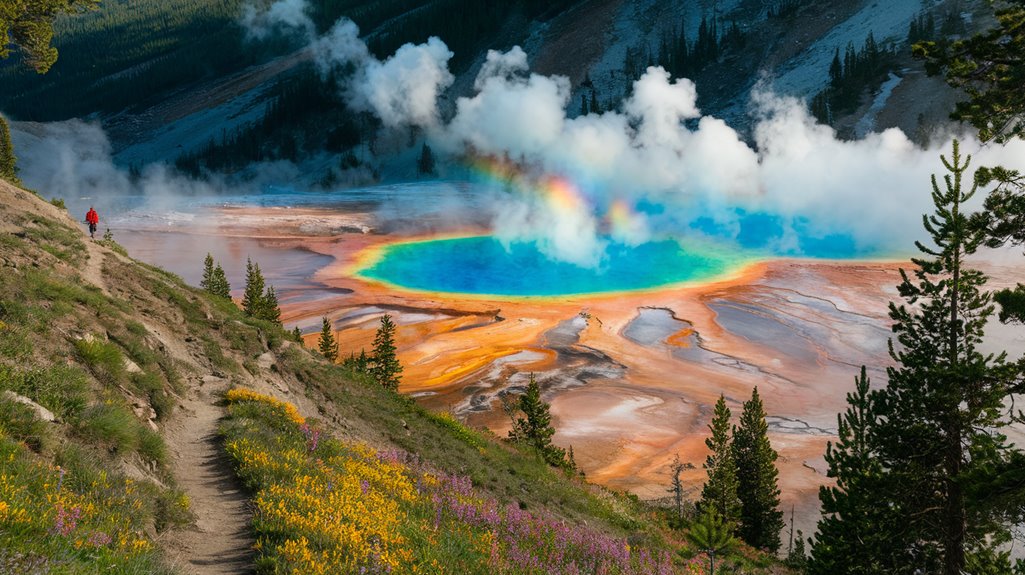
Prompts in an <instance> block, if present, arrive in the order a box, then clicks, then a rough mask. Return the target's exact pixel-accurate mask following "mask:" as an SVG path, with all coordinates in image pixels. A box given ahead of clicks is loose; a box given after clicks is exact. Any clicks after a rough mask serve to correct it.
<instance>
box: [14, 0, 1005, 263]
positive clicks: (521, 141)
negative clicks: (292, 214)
mask: <svg viewBox="0 0 1025 575" xmlns="http://www.w3.org/2000/svg"><path fill="white" fill-rule="evenodd" d="M309 11H310V10H309V6H308V4H307V2H306V0H277V1H275V2H273V3H271V4H270V5H269V6H265V7H263V8H256V7H254V6H247V7H246V8H245V10H244V12H243V15H242V18H241V23H242V24H243V25H244V26H245V27H246V29H247V30H248V33H249V35H250V36H251V37H253V38H263V37H266V36H267V35H269V34H272V33H279V32H280V33H298V34H301V35H302V36H303V37H305V38H306V39H307V40H308V42H309V46H310V50H311V52H312V54H313V55H314V58H315V62H316V64H317V66H318V68H319V69H320V70H321V71H322V72H323V73H325V75H327V74H328V73H329V72H335V74H334V76H335V77H338V78H341V81H340V84H339V91H340V94H341V95H342V96H343V98H344V100H345V101H346V103H347V105H349V106H350V107H352V108H353V109H355V110H362V111H369V112H372V113H373V114H375V115H376V116H377V117H378V118H380V120H381V121H382V123H383V124H384V125H385V126H386V127H388V128H395V129H401V128H407V127H417V128H420V129H421V130H422V131H423V133H424V134H426V136H427V138H428V139H429V140H430V142H431V144H432V146H433V147H434V148H435V149H436V151H439V152H442V153H443V154H448V155H449V156H450V157H461V158H464V157H468V156H469V157H481V156H484V157H490V158H493V159H496V160H498V161H504V162H511V163H514V164H516V165H517V166H518V169H519V170H520V172H519V174H518V176H517V182H518V184H519V185H518V186H516V191H515V192H514V193H511V194H509V193H505V194H495V197H496V200H495V201H494V202H493V203H494V206H493V213H494V217H493V226H494V228H495V231H496V234H498V235H499V236H500V237H501V238H503V239H505V240H507V241H514V240H521V239H523V240H533V241H537V242H538V243H539V245H540V246H541V247H542V249H544V250H545V252H546V253H547V254H549V255H550V256H551V257H553V258H556V259H560V260H563V261H569V262H574V263H577V264H579V265H583V266H596V265H600V263H601V261H602V257H603V253H604V249H605V246H606V245H607V242H608V241H610V240H611V241H618V242H623V243H629V244H636V243H639V242H643V241H645V240H647V239H648V238H649V237H651V236H653V235H662V234H674V233H681V232H686V233H698V230H700V232H701V233H709V234H713V235H719V236H728V237H738V236H741V235H743V234H744V226H745V218H746V217H749V216H751V215H752V214H755V215H762V216H764V217H766V218H770V219H772V220H773V221H774V222H776V225H777V229H776V231H775V232H774V234H775V235H774V237H773V239H772V245H771V246H770V248H771V249H773V250H774V251H776V252H777V253H785V254H798V255H799V254H800V253H801V250H802V246H801V244H800V241H799V236H801V235H803V236H809V235H810V236H813V237H827V236H831V235H836V234H841V235H844V236H848V237H849V238H851V240H852V241H853V242H854V243H855V244H856V246H857V247H858V248H859V249H863V250H883V251H886V250H891V251H892V250H894V249H899V248H906V247H907V246H909V245H910V242H911V239H912V238H914V237H917V236H919V235H921V234H920V227H919V224H918V222H919V219H920V217H921V214H922V213H924V212H926V211H928V210H929V209H930V205H931V198H930V195H929V177H930V175H931V174H933V173H935V172H938V171H940V170H941V169H942V166H941V165H940V163H939V161H938V157H939V154H940V153H941V152H949V150H950V139H949V138H947V139H942V138H936V139H938V140H942V141H939V142H937V143H936V144H935V145H933V146H931V147H930V148H928V149H922V148H919V147H917V146H915V145H914V144H913V143H912V142H911V141H910V140H909V139H908V138H907V137H906V136H905V135H904V134H903V133H902V132H901V131H899V130H897V129H890V130H886V131H884V132H882V133H878V134H870V135H869V136H867V137H866V138H864V139H862V140H857V141H844V140H840V139H838V138H837V137H836V134H835V133H834V131H833V130H832V129H831V128H829V127H827V126H822V125H819V124H817V123H816V122H815V120H814V119H813V118H812V117H811V116H810V115H809V113H808V111H807V109H806V107H805V105H804V102H803V101H801V100H798V99H796V98H791V97H785V96H779V95H776V94H774V93H773V92H772V91H771V86H770V85H769V84H768V83H763V84H760V85H759V87H757V88H756V89H755V90H754V93H753V95H752V99H751V113H752V114H753V115H754V117H755V119H756V124H755V127H754V130H753V144H752V145H749V144H748V143H746V142H745V141H744V140H743V139H742V138H741V136H740V135H739V134H738V133H737V132H736V131H735V130H734V129H732V128H731V127H730V126H728V125H727V124H726V123H725V122H723V121H722V120H720V119H717V118H714V117H712V116H706V115H702V113H701V111H700V110H699V109H698V107H697V88H696V86H695V85H694V83H693V82H691V81H690V80H687V79H673V78H671V77H670V75H669V74H668V73H667V72H666V71H665V70H663V69H662V68H658V67H652V68H649V69H648V70H647V71H646V72H645V73H644V75H643V76H642V77H641V78H640V79H638V80H637V81H636V82H635V83H634V85H633V90H632V94H631V96H630V97H629V98H628V99H627V100H626V101H625V102H624V103H623V106H622V109H621V110H620V111H609V112H606V113H603V114H600V115H599V114H589V115H583V116H577V117H570V116H569V114H567V106H568V105H569V103H570V99H571V85H570V82H569V80H568V79H567V78H564V77H561V76H543V75H539V74H535V73H532V72H531V71H530V66H529V62H528V56H527V54H526V52H524V51H523V50H522V49H520V48H519V47H514V48H512V49H511V50H509V51H506V52H499V51H489V52H488V53H487V55H486V57H485V59H484V61H483V62H482V63H481V66H480V71H479V73H478V76H477V78H476V80H475V82H474V84H473V87H474V90H473V93H472V94H471V95H468V96H464V97H460V98H458V99H456V101H455V102H454V106H452V107H450V108H448V109H447V110H446V113H445V114H442V113H441V111H440V110H439V98H440V97H441V95H442V94H443V93H444V92H445V91H446V90H447V89H448V88H449V87H451V85H452V84H453V81H454V76H453V75H452V73H451V72H450V71H449V69H448V63H449V60H450V59H451V58H452V56H453V54H452V52H451V51H450V50H449V49H448V47H447V46H446V45H445V44H444V42H442V41H441V40H440V39H438V38H430V39H429V40H428V41H427V42H425V43H423V44H419V45H414V44H406V45H404V46H402V47H401V48H399V49H398V50H397V51H396V53H395V54H394V55H392V56H391V57H389V58H386V59H384V60H381V59H378V58H377V57H375V56H374V55H372V54H371V53H370V51H369V50H368V48H367V46H366V44H365V43H364V42H363V41H362V40H361V39H360V37H359V29H358V28H357V27H356V25H355V24H354V23H353V22H351V21H349V20H346V19H343V20H340V21H339V22H337V23H336V24H335V25H334V26H333V27H332V28H331V29H330V30H329V31H328V32H327V33H325V34H322V35H320V34H317V32H316V27H315V26H314V24H313V21H312V20H311V19H310V17H309ZM962 139H963V140H964V143H963V148H964V149H965V150H966V151H969V152H971V153H975V154H976V155H977V156H978V157H977V160H976V164H975V165H977V166H978V165H994V164H1003V165H1006V166H1009V167H1013V168H1018V169H1022V168H1025V142H1022V141H1021V140H1015V141H1013V142H1011V143H1009V144H1008V145H1006V146H1004V147H983V146H982V145H981V144H980V143H979V142H978V141H976V140H975V139H974V138H972V137H970V136H966V137H963V138H962ZM107 156H108V157H107V161H109V154H107ZM51 157H54V156H52V155H51ZM27 163H30V162H27ZM100 163H102V162H100ZM28 171H31V170H28ZM65 172H67V171H65ZM77 177H78V176H76V178H77ZM160 177H162V178H166V177H167V176H166V173H164V174H163V175H161V176H160ZM113 179H114V180H115V182H117V181H119V180H118V179H117V178H113ZM48 184H49V183H48ZM52 184H53V187H52V188H50V189H68V188H69V187H70V188H74V187H75V186H76V185H78V184H76V183H75V182H74V181H72V180H71V179H68V180H66V181H59V182H52ZM37 185H40V186H42V185H43V184H37ZM122 185H123V184H122V183H115V186H122ZM48 187H49V185H48ZM496 187H497V186H496Z"/></svg>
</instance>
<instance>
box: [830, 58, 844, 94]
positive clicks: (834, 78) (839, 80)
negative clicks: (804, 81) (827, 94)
mask: <svg viewBox="0 0 1025 575" xmlns="http://www.w3.org/2000/svg"><path fill="white" fill-rule="evenodd" d="M841 84H843V63H841V62H840V49H839V48H837V49H836V51H835V52H833V61H832V63H830V64H829V85H830V86H831V87H832V88H833V89H834V90H839V89H840V86H841Z"/></svg>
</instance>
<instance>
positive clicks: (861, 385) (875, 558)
mask: <svg viewBox="0 0 1025 575" xmlns="http://www.w3.org/2000/svg"><path fill="white" fill-rule="evenodd" d="M854 383H855V385H854V392H853V393H848V394H847V406H848V407H847V412H846V413H844V414H843V415H838V416H837V441H836V443H833V442H830V443H828V444H827V445H826V463H827V464H828V465H829V471H828V475H829V477H831V478H833V479H835V480H836V485H835V486H828V487H827V486H823V487H820V488H819V500H820V501H821V502H822V518H821V519H819V523H818V532H817V533H816V534H815V541H814V543H813V544H812V548H811V558H810V559H809V561H808V565H807V573H808V575H836V574H837V573H849V574H850V575H884V574H888V573H893V574H901V573H913V570H914V569H915V567H914V566H913V565H912V564H911V562H908V564H907V565H904V566H901V563H902V561H907V559H908V558H903V559H902V557H901V555H902V554H903V553H904V552H905V550H906V549H908V548H909V547H910V542H909V541H908V540H907V539H906V538H905V537H903V536H902V535H901V533H902V532H901V530H900V523H901V519H900V516H901V513H900V502H899V501H898V502H891V501H890V500H889V499H887V498H885V497H884V496H883V494H884V493H886V492H887V485H886V481H887V479H888V478H887V476H886V474H885V472H884V471H885V470H884V469H883V466H882V462H881V460H880V454H879V452H878V449H877V448H876V443H875V437H874V436H873V433H874V432H875V429H876V427H877V426H878V424H879V418H878V415H877V414H876V409H877V408H876V404H875V401H874V397H875V396H874V395H873V394H872V392H871V390H870V381H869V378H868V375H867V373H866V371H865V368H864V367H862V368H861V375H860V376H859V377H858V378H856V379H855V382H854ZM891 503H892V504H891Z"/></svg>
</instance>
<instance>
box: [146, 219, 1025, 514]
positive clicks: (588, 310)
mask: <svg viewBox="0 0 1025 575" xmlns="http://www.w3.org/2000/svg"><path fill="white" fill-rule="evenodd" d="M219 221H223V225H218V226H213V227H211V226H205V227H203V228H201V229H200V231H199V232H198V234H196V235H194V236H193V239H192V240H187V241H201V242H202V245H204V246H224V245H227V246H235V247H234V248H233V249H231V250H228V252H226V253H224V254H222V256H224V257H225V258H226V260H227V263H226V264H225V267H226V268H232V267H237V266H239V265H242V266H244V261H240V260H244V258H242V257H241V254H242V252H244V251H245V252H247V253H253V252H254V251H255V252H258V253H259V254H260V263H261V265H262V267H263V268H264V270H268V272H269V275H270V276H271V281H272V283H275V282H276V283H275V285H276V286H278V291H279V294H280V295H281V296H282V297H281V299H282V303H283V305H282V307H283V316H282V317H283V320H284V321H285V323H286V326H288V327H291V326H294V325H298V326H299V327H300V328H301V329H302V330H303V331H304V333H305V334H307V335H306V343H307V345H310V346H312V345H315V343H316V333H317V332H318V331H319V328H320V323H321V317H328V318H330V320H331V321H332V322H333V325H334V326H335V329H336V334H337V337H338V339H339V342H340V347H341V351H342V355H343V356H346V355H348V354H349V353H355V354H358V353H359V351H360V350H361V349H367V350H369V349H370V347H371V342H372V339H373V335H374V332H375V330H376V328H377V326H378V322H379V318H380V316H381V315H383V314H384V313H389V314H391V315H392V316H393V317H394V318H395V320H396V323H397V324H398V326H399V328H398V348H399V355H400V360H401V361H402V364H403V366H404V369H405V371H404V374H403V384H402V386H401V389H400V391H402V392H403V393H409V394H413V395H414V396H416V397H417V398H418V399H419V400H420V401H421V402H423V403H424V404H425V405H427V406H428V407H431V408H434V409H439V410H447V411H451V412H453V413H454V414H456V415H457V416H458V417H460V418H462V419H463V420H465V421H467V422H468V423H470V424H472V425H476V426H486V427H489V428H491V429H493V430H494V431H495V432H497V433H499V434H503V433H504V432H505V431H506V430H507V429H508V427H509V420H508V417H507V416H506V415H505V413H504V411H503V409H502V402H503V398H505V397H506V396H508V395H513V394H515V393H517V392H518V391H519V390H521V389H522V388H523V387H524V386H525V384H526V381H527V378H528V374H529V373H534V374H536V376H537V378H538V379H539V380H540V381H541V383H542V387H543V389H544V393H545V397H546V399H548V400H549V401H550V402H551V404H552V413H553V419H554V423H555V426H556V429H557V430H558V432H557V434H556V437H555V441H556V442H557V443H558V444H560V445H563V446H566V447H568V446H572V447H573V449H574V453H575V455H576V459H577V462H578V463H579V464H580V465H581V466H582V468H583V470H584V471H585V472H586V474H587V476H588V477H589V478H590V479H591V480H592V481H595V482H598V483H601V484H605V485H609V486H613V487H616V488H621V489H625V490H629V491H631V492H634V493H636V494H638V495H639V496H640V497H642V498H646V499H660V498H663V497H665V496H666V495H667V492H666V489H667V487H668V484H669V473H670V472H669V468H670V464H671V462H672V460H673V458H674V457H676V456H679V458H680V460H681V461H682V462H684V463H687V464H691V465H692V467H691V468H690V469H688V470H687V471H685V473H684V479H685V481H686V483H687V485H688V487H689V488H691V489H692V490H694V492H696V491H697V490H698V489H699V488H700V485H701V483H702V482H703V480H704V472H703V470H702V469H701V464H702V463H703V461H704V458H705V456H706V454H707V453H706V448H705V446H704V439H705V437H706V436H707V425H708V423H709V420H710V416H711V407H712V404H713V403H714V402H715V401H716V399H718V396H719V394H723V395H725V397H726V398H727V402H728V404H729V405H730V407H731V409H733V412H734V416H735V417H739V412H740V408H741V404H742V402H743V401H744V400H746V399H747V398H748V397H750V393H751V390H752V388H753V387H755V386H757V387H758V389H759V392H760V393H761V395H762V397H763V399H764V402H765V406H766V411H767V413H768V416H769V417H768V420H769V424H770V438H771V440H772V443H773V446H774V447H775V448H776V449H777V450H778V451H779V454H780V459H779V461H778V466H779V469H780V487H781V489H782V493H783V495H782V499H783V507H784V508H785V510H786V511H787V512H788V513H789V511H790V509H791V507H793V508H794V509H795V510H796V511H795V515H796V517H797V521H796V527H797V528H800V529H803V530H804V531H805V533H810V532H812V531H813V530H814V522H815V520H816V518H817V516H818V500H817V491H818V487H819V486H820V485H823V484H825V483H826V482H827V481H828V479H827V478H826V476H825V461H824V460H823V457H822V454H823V453H824V451H825V446H826V443H827V442H828V441H830V440H831V439H833V438H834V434H835V428H836V415H837V413H838V412H840V411H842V410H843V409H844V407H845V403H844V402H845V394H846V393H847V392H848V391H850V390H851V389H852V383H853V379H854V377H855V375H856V374H857V372H858V370H859V368H860V366H861V365H862V364H866V365H868V366H869V373H870V376H871V377H873V379H874V382H875V383H876V384H880V383H882V382H883V378H884V376H885V372H884V370H885V367H886V366H887V365H888V362H889V359H888V356H887V353H886V343H887V338H888V336H889V321H888V319H887V316H886V304H887V302H888V301H890V300H891V299H893V298H895V297H896V290H895V288H894V287H893V286H895V285H896V284H897V283H898V281H899V274H898V267H899V265H898V264H897V263H887V262H880V263H866V262H831V261H821V260H817V261H813V260H780V261H774V262H768V263H762V264H757V265H753V266H750V267H748V268H747V269H745V270H744V271H743V273H741V274H739V275H738V276H737V277H734V278H729V279H728V280H725V281H721V282H716V283H710V284H706V285H702V286H698V287H688V288H681V289H667V290H661V291H653V292H645V293H637V294H616V295H612V296H604V297H569V298H544V299H511V298H507V299H501V298H493V299H487V298H470V297H460V296H452V295H444V294H434V293H414V292H404V291H400V290H395V289H391V288H388V287H386V286H383V285H377V284H373V283H368V282H366V281H363V280H361V279H358V278H354V277H352V275H351V272H352V267H353V265H355V264H356V263H357V262H358V261H359V258H360V255H361V254H363V253H364V252H365V250H367V249H369V248H373V247H375V246H378V245H380V244H382V243H386V242H389V241H394V240H395V239H396V238H395V237H393V236H388V235H380V234H373V233H360V232H359V231H357V230H358V229H360V226H361V225H366V226H367V228H368V229H370V228H372V227H373V222H372V221H371V220H370V219H369V218H367V217H366V214H348V215H343V216H339V215H337V214H335V215H330V214H328V213H326V211H318V210H316V209H312V208H311V209H306V211H305V212H303V213H298V212H291V213H289V214H285V213H284V212H282V211H280V210H278V209H275V208H246V209H240V210H228V211H225V212H224V213H222V214H220V215H219ZM310 222H312V223H310ZM268 230H273V233H268ZM196 237H198V238H201V239H200V240H196V239H195V238H196ZM214 237H216V238H217V239H216V241H213V239H214ZM180 241H183V240H181V239H180V238H179V239H178V242H180ZM127 243H128V245H129V248H130V250H131V251H132V252H133V255H136V256H137V257H141V258H142V259H149V260H151V261H153V262H154V263H157V264H160V265H166V266H168V267H170V268H171V269H172V271H178V272H179V273H181V272H180V270H182V269H186V270H191V271H190V273H196V272H198V270H199V268H200V264H199V262H200V261H201V260H200V259H199V258H200V257H201V253H202V252H200V255H199V256H197V254H196V252H194V251H193V250H194V248H195V246H191V247H186V248H182V247H181V244H180V243H179V244H178V247H177V248H175V249H170V248H168V247H167V239H166V235H162V233H157V232H154V231H139V232H133V233H132V234H131V235H130V236H128V238H127ZM190 252H191V253H190ZM170 253H173V254H177V255H176V256H175V257H172V256H171V255H169V254H170ZM183 253H187V254H188V261H187V262H186V261H185V260H184V259H183V258H182V257H181V254H183ZM222 261H223V260H222ZM297 262H298V263H297ZM1018 265H1020V264H1012V265H1008V266H1002V267H1001V266H994V267H993V270H995V273H996V274H997V276H998V277H997V280H996V282H995V283H996V284H1000V283H1001V282H1002V283H1010V282H1011V281H1012V279H1011V277H1012V276H1014V275H1015V274H1017V273H1019V272H1017V271H1015V270H1020V267H1016V266H1018ZM272 270H273V271H272ZM229 275H230V274H229ZM1001 278H1003V279H1001ZM186 279H190V277H189V275H186ZM196 281H198V277H197V278H196ZM233 285H235V286H236V288H240V287H241V283H240V282H236V283H233ZM282 286H284V287H282ZM1005 336H1006V337H1010V338H1012V339H1013V338H1019V340H1020V341H1021V343H1020V344H1018V345H1020V346H1021V347H1022V348H1025V339H1021V338H1022V336H1021V334H1019V333H1017V332H1014V333H1008V334H1005ZM1016 341H1018V340H1016Z"/></svg>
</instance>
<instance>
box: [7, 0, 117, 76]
mask: <svg viewBox="0 0 1025 575" xmlns="http://www.w3.org/2000/svg"><path fill="white" fill-rule="evenodd" d="M98 4H99V0H34V1H32V2H5V3H4V5H3V7H2V9H0V38H3V41H2V42H0V60H3V59H6V58H7V57H8V56H9V55H10V53H11V47H12V46H17V47H18V48H20V53H21V57H22V61H23V62H24V63H25V64H27V65H29V66H31V67H32V68H34V69H35V71H36V72H38V73H40V74H45V73H46V72H47V71H48V70H49V69H50V67H51V66H53V63H54V62H56V61H57V49H56V48H54V47H53V45H52V44H53V22H54V20H55V19H56V18H57V17H58V16H60V15H62V14H74V13H76V12H82V11H85V10H92V9H94V8H95V7H96V6H97V5H98Z"/></svg>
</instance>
